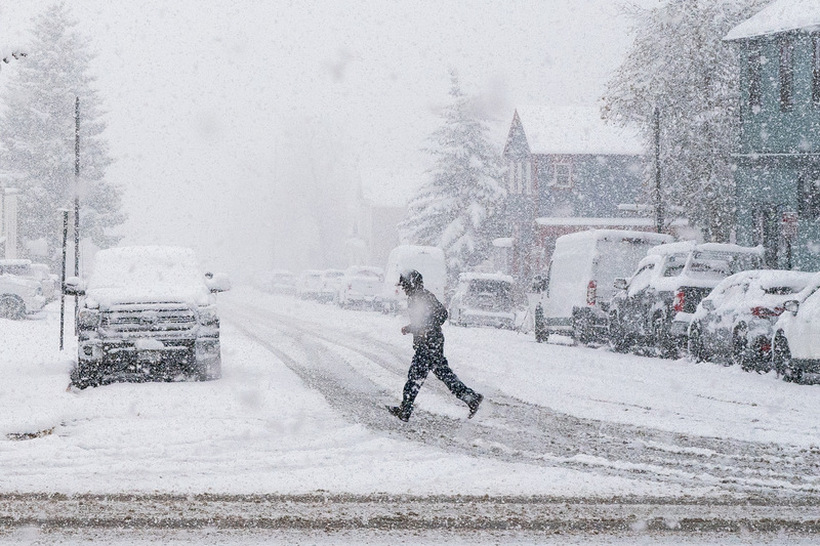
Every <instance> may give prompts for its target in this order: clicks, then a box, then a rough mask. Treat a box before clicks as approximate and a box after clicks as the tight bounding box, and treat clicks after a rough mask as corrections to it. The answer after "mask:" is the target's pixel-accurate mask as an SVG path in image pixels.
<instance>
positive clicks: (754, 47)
mask: <svg viewBox="0 0 820 546" xmlns="http://www.w3.org/2000/svg"><path fill="white" fill-rule="evenodd" d="M762 72H763V58H762V56H761V54H760V43H758V42H753V43H752V44H751V45H750V46H749V106H750V107H751V108H752V110H758V109H759V108H760V107H761V106H762V105H763V89H762V87H761V85H762V82H761V79H762Z"/></svg>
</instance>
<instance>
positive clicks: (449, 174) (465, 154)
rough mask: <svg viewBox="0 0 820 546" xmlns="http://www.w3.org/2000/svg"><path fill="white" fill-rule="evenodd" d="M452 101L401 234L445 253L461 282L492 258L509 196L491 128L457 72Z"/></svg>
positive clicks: (435, 134) (453, 76)
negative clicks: (490, 253)
mask: <svg viewBox="0 0 820 546" xmlns="http://www.w3.org/2000/svg"><path fill="white" fill-rule="evenodd" d="M450 97H451V101H450V103H449V104H448V105H447V106H446V107H445V108H444V109H443V111H442V114H441V118H442V120H443V123H442V125H441V126H440V127H439V128H438V129H437V130H435V131H434V132H433V134H432V135H431V136H430V138H429V146H428V147H427V148H426V151H427V152H428V153H430V154H431V155H432V156H433V158H434V165H433V167H432V168H431V169H430V170H429V171H428V172H427V174H428V176H427V179H426V181H425V182H424V183H423V184H422V185H421V187H419V189H418V190H417V191H416V193H415V195H414V196H413V198H412V199H411V201H410V203H409V205H408V214H407V217H406V218H405V220H404V221H403V222H402V223H401V224H400V225H399V230H400V232H401V235H402V239H404V240H406V241H407V242H409V243H412V244H420V245H432V246H438V247H440V248H441V249H443V250H444V253H445V255H446V256H447V265H448V269H449V272H450V275H451V277H456V278H457V276H458V274H459V273H460V272H462V271H465V270H467V269H469V268H470V267H473V266H475V265H477V264H479V263H481V262H482V261H484V260H485V259H486V258H487V256H488V251H489V249H490V245H491V242H492V238H493V237H497V236H498V235H497V234H498V233H499V232H500V229H499V226H498V225H497V224H498V222H500V221H501V213H502V209H503V204H504V199H505V197H506V192H505V190H504V188H503V186H502V185H501V179H502V168H501V164H500V161H499V157H498V154H497V153H496V152H494V151H493V148H492V146H491V145H490V143H489V137H488V135H487V133H488V127H487V124H486V123H485V122H484V121H483V120H482V119H481V117H480V116H479V115H478V113H477V112H476V110H475V109H474V108H473V107H472V104H471V100H470V98H469V97H467V96H466V95H465V94H464V93H463V92H462V90H461V86H460V84H459V80H458V76H457V75H456V73H455V72H453V73H452V74H451V87H450Z"/></svg>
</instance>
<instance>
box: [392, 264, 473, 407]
mask: <svg viewBox="0 0 820 546" xmlns="http://www.w3.org/2000/svg"><path fill="white" fill-rule="evenodd" d="M399 286H401V287H402V289H403V290H404V293H405V294H407V310H408V312H409V314H410V324H408V325H407V326H404V327H402V329H401V333H402V335H407V334H413V349H414V350H415V354H414V355H413V361H412V363H411V364H410V369H409V370H408V372H407V382H406V383H405V384H404V393H403V398H402V402H401V406H388V410H389V411H390V413H392V414H393V415H395V416H396V417H398V418H399V419H401V420H402V421H408V420H409V419H410V415H411V414H412V413H413V402H414V401H415V399H416V395H417V394H418V393H419V389H421V386H422V384H423V383H424V380H425V379H426V378H427V375H428V374H429V373H430V372H431V371H432V372H433V375H435V376H436V377H438V378H439V379H440V380H441V381H442V382H443V383H444V384H445V385H447V388H448V389H450V392H452V393H453V394H454V395H455V396H456V397H458V398H459V399H460V400H461V401H462V402H464V403H465V404H467V407H469V408H470V413H469V415H468V416H467V417H468V418H470V419H471V418H472V417H473V415H475V413H476V412H477V411H478V406H479V405H480V404H481V401H482V400H484V397H483V396H482V395H480V394H478V393H477V392H475V391H474V390H473V389H471V388H469V387H467V386H466V385H465V384H464V383H462V382H461V380H459V378H458V377H456V374H455V373H453V370H451V369H450V366H449V365H448V363H447V359H446V358H445V357H444V334H443V333H442V331H441V325H442V324H444V321H445V320H447V309H445V308H444V306H443V305H442V304H441V302H440V301H438V299H437V298H436V296H435V295H433V293H432V292H430V291H429V290H426V289H425V288H424V280H423V279H422V276H421V273H419V272H418V271H416V270H411V271H407V272H404V273H402V274H401V275H400V276H399Z"/></svg>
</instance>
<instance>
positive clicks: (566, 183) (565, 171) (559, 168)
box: [552, 163, 572, 188]
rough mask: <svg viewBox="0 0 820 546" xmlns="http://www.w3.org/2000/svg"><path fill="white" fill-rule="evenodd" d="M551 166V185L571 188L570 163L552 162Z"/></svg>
mask: <svg viewBox="0 0 820 546" xmlns="http://www.w3.org/2000/svg"><path fill="white" fill-rule="evenodd" d="M552 167H553V170H552V173H553V176H552V185H553V186H555V187H556V188H571V187H572V165H571V164H569V163H554V164H553V166H552Z"/></svg>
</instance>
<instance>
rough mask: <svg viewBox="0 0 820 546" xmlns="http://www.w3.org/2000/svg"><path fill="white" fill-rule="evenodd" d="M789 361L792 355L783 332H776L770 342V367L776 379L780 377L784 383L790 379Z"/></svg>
mask: <svg viewBox="0 0 820 546" xmlns="http://www.w3.org/2000/svg"><path fill="white" fill-rule="evenodd" d="M791 360H792V355H791V351H789V343H788V341H786V336H785V335H783V332H782V331H781V332H777V333H776V334H775V335H774V341H773V342H772V367H773V368H774V371H775V373H776V374H777V376H778V377H782V378H783V379H784V380H785V381H789V380H790V379H791V371H790V370H791Z"/></svg>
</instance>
